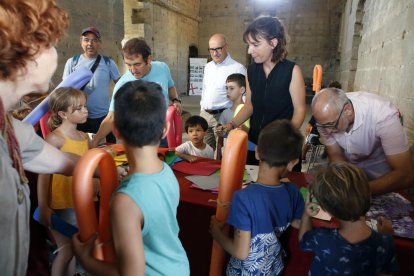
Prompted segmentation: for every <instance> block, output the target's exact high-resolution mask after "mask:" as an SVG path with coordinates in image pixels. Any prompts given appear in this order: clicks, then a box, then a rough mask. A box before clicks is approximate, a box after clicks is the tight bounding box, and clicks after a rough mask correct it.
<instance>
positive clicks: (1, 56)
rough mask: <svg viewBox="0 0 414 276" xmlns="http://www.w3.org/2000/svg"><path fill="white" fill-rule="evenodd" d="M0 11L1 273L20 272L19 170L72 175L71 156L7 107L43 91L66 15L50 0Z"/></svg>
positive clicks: (1, 6) (24, 251)
mask: <svg viewBox="0 0 414 276" xmlns="http://www.w3.org/2000/svg"><path fill="white" fill-rule="evenodd" d="M0 15H1V16H0V132H1V135H0V221H1V224H0V236H1V237H2V241H1V242H0V268H1V272H2V274H3V275H25V274H26V269H27V262H28V252H29V210H30V198H29V187H28V185H27V184H28V180H27V178H26V175H25V171H24V170H28V171H32V172H36V173H63V174H71V173H72V171H73V167H74V164H75V162H76V159H75V158H73V156H69V155H67V154H63V153H62V152H60V151H59V150H58V149H56V148H54V147H52V146H51V145H49V144H47V143H45V142H44V141H43V140H42V139H41V138H40V137H39V136H37V135H36V133H35V132H34V130H33V127H32V126H31V125H28V124H25V123H22V122H20V121H18V120H16V119H14V118H12V117H11V115H10V112H9V111H11V109H12V108H13V107H14V106H15V105H16V104H17V103H18V102H19V100H20V98H21V97H23V96H24V95H27V94H29V93H32V92H45V91H47V89H48V87H49V82H50V79H51V77H52V75H53V73H54V72H55V70H56V66H57V52H56V49H55V47H54V46H55V45H56V43H58V41H59V39H60V38H61V37H62V35H63V33H64V31H65V29H66V28H67V24H68V16H67V14H66V12H65V11H63V10H62V9H60V8H59V7H58V6H57V5H56V1H55V0H13V1H0Z"/></svg>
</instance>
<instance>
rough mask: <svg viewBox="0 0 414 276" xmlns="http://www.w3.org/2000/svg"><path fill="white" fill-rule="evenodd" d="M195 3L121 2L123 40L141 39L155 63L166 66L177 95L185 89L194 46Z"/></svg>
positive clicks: (181, 0) (159, 0)
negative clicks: (190, 54)
mask: <svg viewBox="0 0 414 276" xmlns="http://www.w3.org/2000/svg"><path fill="white" fill-rule="evenodd" d="M198 12H199V1H197V0H196V1H186V0H176V1H171V0H170V1H165V0H164V1H163V0H147V1H137V0H125V1H124V13H125V20H124V25H125V37H124V41H125V40H127V39H129V38H132V37H144V38H145V40H146V41H147V42H148V44H149V45H150V47H151V48H152V51H153V56H154V59H155V60H159V61H163V62H166V63H167V64H168V65H169V67H170V70H171V75H172V77H173V79H174V82H175V86H176V88H177V91H178V93H180V94H186V93H187V90H188V88H187V86H188V54H189V46H191V45H197V44H198V23H199V21H200V18H199V17H198Z"/></svg>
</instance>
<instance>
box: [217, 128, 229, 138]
mask: <svg viewBox="0 0 414 276" xmlns="http://www.w3.org/2000/svg"><path fill="white" fill-rule="evenodd" d="M226 133H227V129H226V128H225V127H224V126H222V125H220V126H217V127H216V134H217V136H220V137H223V136H224V135H226Z"/></svg>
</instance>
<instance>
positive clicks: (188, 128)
mask: <svg viewBox="0 0 414 276" xmlns="http://www.w3.org/2000/svg"><path fill="white" fill-rule="evenodd" d="M207 129H208V124H207V121H206V119H204V118H203V117H201V116H198V115H195V116H191V117H190V118H188V120H187V121H186V122H185V132H187V134H188V139H189V141H187V142H184V143H183V144H181V145H180V146H178V147H177V148H176V149H175V154H176V155H177V156H178V157H181V158H183V159H185V160H187V161H188V162H195V161H197V159H198V157H203V158H210V159H213V158H214V150H213V148H212V147H211V146H210V145H208V144H206V143H205V142H204V137H205V136H206V134H207Z"/></svg>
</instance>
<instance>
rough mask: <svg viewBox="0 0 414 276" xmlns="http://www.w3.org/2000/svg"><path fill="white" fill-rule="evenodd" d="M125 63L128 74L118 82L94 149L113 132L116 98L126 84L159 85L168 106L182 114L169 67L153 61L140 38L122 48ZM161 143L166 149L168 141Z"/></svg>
mask: <svg viewBox="0 0 414 276" xmlns="http://www.w3.org/2000/svg"><path fill="white" fill-rule="evenodd" d="M122 52H123V56H124V62H125V64H126V65H127V67H128V72H126V73H125V74H124V75H123V76H122V77H121V78H120V79H119V81H118V82H117V84H116V85H115V87H114V91H113V93H112V100H111V104H110V107H109V112H108V115H107V116H106V118H105V119H104V120H103V121H102V123H101V126H100V127H99V130H98V132H97V133H96V136H95V137H94V139H93V140H92V147H96V146H97V145H98V143H99V142H100V141H101V140H102V139H103V138H104V137H105V136H106V135H107V134H108V133H110V131H111V128H112V122H113V121H114V115H113V114H114V97H115V94H116V93H117V91H118V90H119V88H121V87H122V86H123V85H124V84H125V83H127V82H130V81H134V80H139V79H140V80H145V81H150V82H155V83H158V84H159V85H160V86H161V88H162V93H163V94H164V97H165V101H166V103H167V106H168V104H169V102H170V101H171V103H172V104H173V105H174V106H175V107H176V108H177V111H178V112H179V113H180V114H181V101H180V100H179V99H178V94H177V90H176V88H175V85H174V81H173V79H172V77H171V73H170V69H169V67H168V65H167V64H166V63H164V62H161V61H153V57H152V55H151V48H150V47H149V46H148V44H147V43H146V42H145V40H143V39H140V38H133V39H130V40H129V41H127V42H126V43H125V45H124V47H123V48H122ZM163 142H164V143H163ZM163 142H162V143H161V147H166V141H163Z"/></svg>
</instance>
